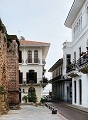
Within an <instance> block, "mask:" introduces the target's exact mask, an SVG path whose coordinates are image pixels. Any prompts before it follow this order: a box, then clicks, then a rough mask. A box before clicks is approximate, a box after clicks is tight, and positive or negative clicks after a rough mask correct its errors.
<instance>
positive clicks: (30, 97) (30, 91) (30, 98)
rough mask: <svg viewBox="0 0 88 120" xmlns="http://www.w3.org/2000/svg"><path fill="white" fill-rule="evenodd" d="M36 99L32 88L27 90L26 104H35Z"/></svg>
mask: <svg viewBox="0 0 88 120" xmlns="http://www.w3.org/2000/svg"><path fill="white" fill-rule="evenodd" d="M36 100H37V97H36V92H35V88H34V87H30V88H29V89H28V102H36Z"/></svg>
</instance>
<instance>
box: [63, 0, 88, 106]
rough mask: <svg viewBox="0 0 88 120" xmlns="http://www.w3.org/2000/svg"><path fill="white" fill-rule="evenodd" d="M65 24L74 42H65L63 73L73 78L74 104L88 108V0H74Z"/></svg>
mask: <svg viewBox="0 0 88 120" xmlns="http://www.w3.org/2000/svg"><path fill="white" fill-rule="evenodd" d="M65 26H66V27H68V28H70V29H71V30H72V42H64V43H63V74H64V76H69V77H71V78H72V104H74V105H78V106H83V107H87V108H88V92H87V89H88V0H74V2H73V4H72V7H71V9H70V11H69V13H68V16H67V18H66V21H65Z"/></svg>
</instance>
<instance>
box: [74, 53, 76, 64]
mask: <svg viewBox="0 0 88 120" xmlns="http://www.w3.org/2000/svg"><path fill="white" fill-rule="evenodd" d="M75 63H76V52H74V64H75Z"/></svg>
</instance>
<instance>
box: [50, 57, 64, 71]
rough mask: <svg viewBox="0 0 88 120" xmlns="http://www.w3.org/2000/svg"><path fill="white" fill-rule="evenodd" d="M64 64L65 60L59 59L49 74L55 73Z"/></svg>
mask: <svg viewBox="0 0 88 120" xmlns="http://www.w3.org/2000/svg"><path fill="white" fill-rule="evenodd" d="M62 64H63V58H61V59H59V60H58V61H57V62H56V63H55V64H54V65H53V66H52V67H51V68H50V69H49V70H48V72H53V71H54V70H55V69H56V68H58V67H59V66H60V65H62Z"/></svg>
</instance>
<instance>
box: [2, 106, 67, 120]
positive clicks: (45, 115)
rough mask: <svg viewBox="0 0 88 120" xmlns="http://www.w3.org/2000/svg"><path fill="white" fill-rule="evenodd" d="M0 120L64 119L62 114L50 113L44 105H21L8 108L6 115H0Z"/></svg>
mask: <svg viewBox="0 0 88 120" xmlns="http://www.w3.org/2000/svg"><path fill="white" fill-rule="evenodd" d="M0 120H66V119H65V118H64V117H63V116H61V115H60V114H59V113H58V114H52V111H51V110H50V109H48V108H47V107H45V106H38V107H35V106H32V105H22V106H21V109H20V110H10V111H9V113H8V114H7V115H2V116H0Z"/></svg>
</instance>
